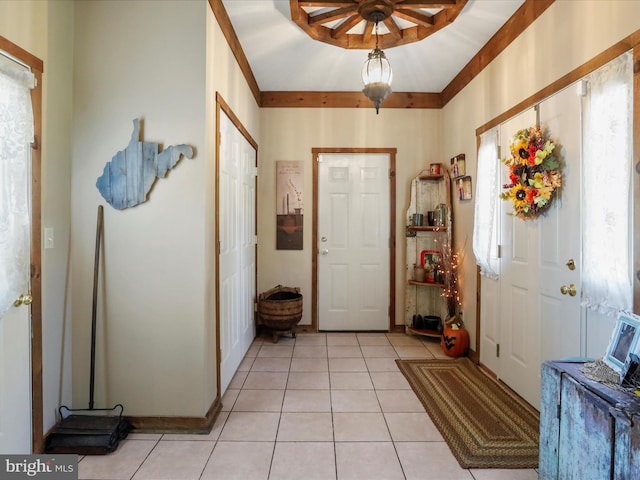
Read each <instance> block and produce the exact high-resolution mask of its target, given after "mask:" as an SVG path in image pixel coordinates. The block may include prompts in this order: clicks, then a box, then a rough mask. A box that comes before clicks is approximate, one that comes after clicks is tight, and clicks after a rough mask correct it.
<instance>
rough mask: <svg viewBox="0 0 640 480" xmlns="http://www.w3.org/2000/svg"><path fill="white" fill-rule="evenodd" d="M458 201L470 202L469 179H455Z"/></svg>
mask: <svg viewBox="0 0 640 480" xmlns="http://www.w3.org/2000/svg"><path fill="white" fill-rule="evenodd" d="M455 182H456V192H457V197H458V200H471V177H468V176H467V177H458V178H456V179H455Z"/></svg>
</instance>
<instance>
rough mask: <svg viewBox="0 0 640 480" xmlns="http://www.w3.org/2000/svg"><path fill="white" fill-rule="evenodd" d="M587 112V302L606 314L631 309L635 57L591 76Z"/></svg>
mask: <svg viewBox="0 0 640 480" xmlns="http://www.w3.org/2000/svg"><path fill="white" fill-rule="evenodd" d="M586 80H587V85H588V90H587V92H588V93H587V97H586V101H585V102H584V110H583V135H582V138H583V147H582V148H583V162H584V163H583V169H582V171H583V192H584V193H583V202H582V205H583V221H584V224H583V232H584V237H583V261H582V264H583V266H582V275H583V277H582V291H583V303H584V304H585V305H586V306H587V307H589V308H592V309H596V310H599V311H600V312H602V313H609V314H615V312H616V311H618V310H620V309H622V310H629V309H630V308H631V302H632V296H633V287H632V281H631V262H630V258H631V224H630V222H631V218H630V212H631V208H632V201H633V200H632V195H631V164H632V136H633V117H632V110H631V109H632V105H633V88H632V87H633V57H632V55H631V53H626V54H624V55H622V56H620V57H618V58H617V59H615V60H613V61H611V62H609V63H608V64H607V65H605V66H604V67H602V68H600V69H598V70H597V71H595V72H593V73H592V74H591V75H589V76H588V77H587V79H586Z"/></svg>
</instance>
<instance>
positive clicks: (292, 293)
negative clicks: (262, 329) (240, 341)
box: [258, 285, 302, 331]
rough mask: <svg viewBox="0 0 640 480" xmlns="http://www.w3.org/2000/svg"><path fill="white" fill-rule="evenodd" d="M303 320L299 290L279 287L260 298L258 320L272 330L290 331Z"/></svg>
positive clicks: (261, 295)
mask: <svg viewBox="0 0 640 480" xmlns="http://www.w3.org/2000/svg"><path fill="white" fill-rule="evenodd" d="M301 318H302V294H301V293H300V289H299V288H290V287H283V286H282V285H278V286H277V287H274V288H272V289H271V290H267V291H266V292H264V293H261V294H260V295H259V296H258V320H259V322H260V323H261V324H262V325H264V326H266V327H268V328H270V329H271V330H278V331H288V330H292V329H293V327H294V326H295V325H296V324H297V323H298V322H299V321H300V319H301Z"/></svg>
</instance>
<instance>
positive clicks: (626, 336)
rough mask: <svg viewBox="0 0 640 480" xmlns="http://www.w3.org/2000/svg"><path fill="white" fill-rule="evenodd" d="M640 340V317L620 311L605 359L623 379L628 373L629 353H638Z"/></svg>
mask: <svg viewBox="0 0 640 480" xmlns="http://www.w3.org/2000/svg"><path fill="white" fill-rule="evenodd" d="M639 340H640V317H638V316H636V315H633V314H630V313H620V314H619V315H618V320H617V321H616V326H615V328H614V329H613V335H612V336H611V340H610V341H609V347H608V348H607V353H606V355H605V356H604V358H603V360H604V362H605V363H606V364H607V365H609V366H610V367H611V368H612V369H613V370H614V371H616V372H617V373H618V374H620V379H621V380H622V379H623V378H624V377H625V375H626V373H627V372H626V370H627V369H628V365H629V362H628V359H629V355H630V354H632V353H634V354H637V353H638V350H637V349H638V341H639ZM625 364H626V365H627V366H625Z"/></svg>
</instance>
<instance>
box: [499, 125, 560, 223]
mask: <svg viewBox="0 0 640 480" xmlns="http://www.w3.org/2000/svg"><path fill="white" fill-rule="evenodd" d="M555 147H556V146H555V144H554V143H553V142H552V141H551V140H548V139H546V138H545V136H544V134H543V133H542V130H540V126H538V125H536V126H534V127H529V128H526V129H523V130H519V131H518V132H517V133H516V134H515V135H514V136H513V141H512V142H511V145H510V150H511V157H509V158H504V159H503V160H502V162H503V163H504V164H505V165H506V166H507V167H509V180H511V183H508V184H505V185H503V188H504V189H507V191H506V192H503V193H501V194H500V198H502V199H503V200H510V201H511V202H513V208H514V210H515V212H514V215H515V216H516V217H519V218H522V219H524V220H530V219H534V218H536V217H537V216H538V215H540V214H541V213H542V212H543V211H545V210H546V209H547V208H548V207H549V206H550V205H551V200H552V199H553V197H554V193H555V192H556V189H557V188H558V187H560V186H561V185H562V172H561V171H560V163H559V162H558V159H557V158H556V157H555V155H554V154H553V150H554V148H555Z"/></svg>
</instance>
